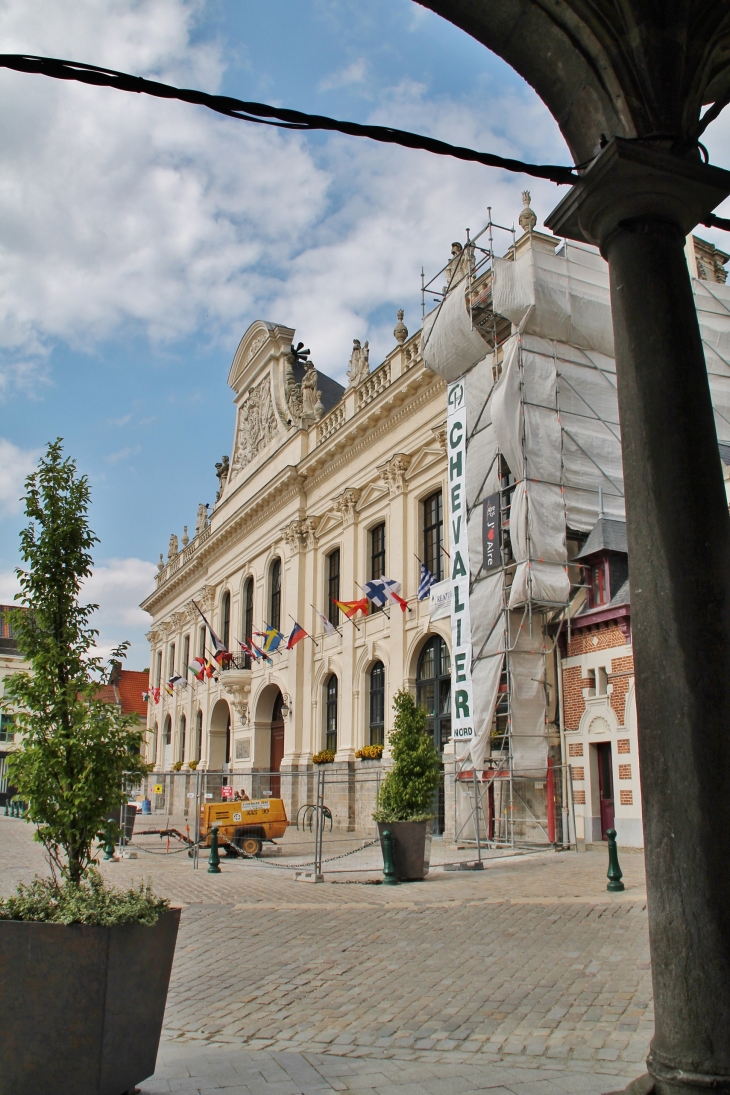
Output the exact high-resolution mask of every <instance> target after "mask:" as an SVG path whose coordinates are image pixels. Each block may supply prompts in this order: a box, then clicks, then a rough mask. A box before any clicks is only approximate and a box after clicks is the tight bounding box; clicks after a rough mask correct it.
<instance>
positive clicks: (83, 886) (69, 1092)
mask: <svg viewBox="0 0 730 1095" xmlns="http://www.w3.org/2000/svg"><path fill="white" fill-rule="evenodd" d="M88 505H89V487H88V482H87V480H86V478H85V477H77V475H76V468H75V465H74V463H73V461H71V460H65V459H64V458H63V453H62V448H61V442H60V439H59V440H58V441H56V442H54V443H52V444H51V445H49V446H48V449H47V451H46V454H45V456H44V457H43V458H42V459H41V461H40V464H39V467H38V469H37V471H36V472H35V473H34V474H32V475H30V476H29V477H28V479H27V481H26V497H25V509H26V514H27V516H28V517H29V519H30V524H29V526H28V528H26V529H25V530H24V531H23V532H22V533H21V556H22V559H23V561H24V563H26V564H27V566H28V569H27V570H18V571H17V572H16V573H17V575H18V578H19V580H20V586H21V593H19V594H18V596H17V598H16V600H19V601H20V603H21V605H22V606H23V607H22V608H20V609H16V610H14V612H13V628H14V631H15V634H16V636H17V639H18V645H19V647H20V650H21V652H22V653H23V654H24V655H25V657H26V659H27V660H28V661H29V662H30V664H31V671H30V672H28V673H17V674H15V675H14V676H12V677H9V678H7V679H6V681H5V699H4V700H3V704H4V705H5V706H7V707H8V708H10V709H12V710H13V713H14V718H15V724H16V728H17V730H18V731H19V732H20V733H21V734H22V739H21V746H20V749H19V750H18V751H17V752H15V753H14V754H13V755H12V757H11V758H10V760H9V765H8V766H9V769H10V772H9V775H10V779H11V780H12V783H13V784H14V786H15V787H17V790H18V795H19V796H20V797H21V798H22V799H23V800H25V801H26V802H27V803H28V808H27V812H26V815H25V816H26V818H27V819H28V820H29V821H30V822H32V823H33V824H34V825H35V826H36V832H35V839H36V840H37V841H39V842H40V843H41V844H42V845H43V847H44V849H45V852H46V854H47V856H48V860H49V865H50V869H51V873H50V876H49V877H47V878H38V877H37V878H36V879H35V880H34V881H33V882H32V883H30V884H29V885H26V886H24V885H20V886H19V887H18V889H17V891H16V893H15V894H12V895H11V896H9V897H6V898H4V899H0V1015H2V1020H0V1060H1V1061H2V1066H1V1067H0V1095H10V1093H11V1092H12V1093H13V1095H31V1093H33V1095H35V1093H37V1092H38V1091H52V1092H53V1093H54V1095H123V1093H125V1092H129V1091H131V1090H134V1086H135V1084H136V1083H137V1082H139V1081H140V1080H143V1079H145V1078H146V1077H148V1076H150V1075H151V1074H152V1073H153V1072H154V1070H155V1061H156V1057H157V1049H158V1044H159V1038H160V1032H161V1029H162V1017H163V1013H164V1008H165V1000H166V997H167V988H168V983H169V979H170V969H171V966H172V959H173V954H174V950H175V941H176V937H177V929H178V923H179V917H180V910H179V909H170V907H169V903H168V902H167V901H166V900H163V899H161V898H158V897H155V895H154V894H153V893H152V892H151V890H150V888H149V886H147V887H140V888H139V889H137V890H129V891H126V892H125V891H123V890H121V889H116V888H114V887H110V886H108V885H107V884H106V883H105V882H104V880H103V878H102V877H101V875H100V874H99V873H98V871H97V870H96V868H95V862H96V857H97V855H98V852H99V841H100V839H101V837H102V834H103V831H104V827H105V825H106V823H107V819H108V818H110V817H119V809H120V806H121V805H122V803H123V802H124V801H125V794H124V790H125V782H127V781H129V780H131V779H135V778H138V777H139V776H140V775H142V774H144V773H146V772H147V771H148V767H147V765H145V764H144V762H143V761H142V759H141V757H140V746H141V743H142V736H143V731H142V730H140V728H139V724H138V723H137V720H136V716H134V715H132V716H127V715H123V714H122V713H121V711H119V709H118V708H117V707H116V705H114V704H108V703H104V702H101V701H100V700H99V699H98V698H97V696H98V693H99V687H100V684H101V683H102V681H103V680H104V676H103V668H102V662H101V659H100V658H98V657H97V656H95V640H96V636H97V632H96V631H94V630H93V629H92V628H91V627H90V626H89V618H90V616H91V614H92V612H93V611H94V609H95V608H96V606H95V605H86V606H82V605H81V604H80V603H79V594H80V590H81V584H82V581H83V579H85V578H86V577H88V576H89V575H90V574H91V568H92V559H91V555H90V549H91V547H92V545H93V544H94V543H96V542H97V538H96V537H95V536H94V534H93V533H92V532H91V530H90V529H89V526H88V521H87V513H88ZM127 646H128V644H126V643H124V644H122V646H121V647H120V648H119V649H118V650H116V651H115V652H114V654H113V658H114V659H118V658H119V657H123V656H124V654H125V651H126V647H127Z"/></svg>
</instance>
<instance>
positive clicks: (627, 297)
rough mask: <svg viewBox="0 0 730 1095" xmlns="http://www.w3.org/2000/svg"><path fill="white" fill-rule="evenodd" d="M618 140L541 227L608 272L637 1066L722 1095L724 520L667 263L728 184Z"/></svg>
mask: <svg viewBox="0 0 730 1095" xmlns="http://www.w3.org/2000/svg"><path fill="white" fill-rule="evenodd" d="M612 144H613V142H612ZM624 144H625V145H626V146H628V142H620V145H619V148H618V154H616V149H615V148H614V149H613V152H612V151H611V148H610V147H609V149H608V150H606V152H607V154H608V155H607V156H606V157H605V159H604V155H602V156H601V157H600V158H599V160H598V161H596V163H595V164H594V165H593V166H592V167H591V169H590V170H589V172H587V174H586V181H585V183H579V184H578V185H577V186H576V187H575V188H574V190H573V191H571V193H570V194H569V195H568V196H567V198H566V199H565V200H564V201H563V202H561V204H560V206H558V208H557V209H556V210H555V211H554V212H553V214H551V217H550V218H549V220H550V227H551V228H553V230H555V231H556V232H557V233H558V234H561V235H568V236H569V237H570V238H580V239H583V240H587V241H588V242H592V243H598V244H599V245H600V246H601V250H602V253H603V255H604V257H605V258H606V259H607V261H608V264H609V272H610V284H611V303H612V310H613V327H614V337H615V348H616V369H617V380H618V396H619V411H620V419H621V431H622V439H623V462H624V476H625V483H626V518H627V532H628V541H629V560H630V576H631V615H632V624H633V628H634V662H635V667H636V696H637V707H638V729H639V753H640V760H641V784H642V796H643V801H644V831H645V847H646V872H647V891H648V899H649V906H648V907H649V932H650V943H651V957H652V976H653V983H654V993H655V998H656V1027H655V1034H654V1038H653V1040H652V1044H651V1050H650V1053H649V1057H648V1058H647V1067H648V1069H649V1073H650V1075H651V1077H652V1078H653V1081H654V1083H653V1088H654V1090H656V1091H657V1092H661V1093H666V1095H668V1093H669V1092H678V1091H686V1092H689V1091H700V1090H706V1089H707V1087H712V1088H713V1090H721V1091H730V881H729V880H728V863H729V862H730V795H729V794H728V785H727V783H728V773H730V521H729V520H728V509H727V501H726V498H725V492H724V488H723V480H722V472H721V468H720V459H719V456H718V450H717V437H716V433H715V426H714V420H713V412H712V404H711V399H710V390H709V383H708V379H707V371H706V366H705V361H704V355H703V351H702V344H701V340H700V332H699V326H698V322H697V315H696V311H695V307H694V301H693V296H692V287H691V282H690V278H689V273H688V270H687V263H686V259H685V255H684V236H685V235H686V233H687V232H688V231H689V230H690V229H691V228H692V227H693V226H694V224H696V223H697V221H698V220H699V219H700V218H701V217H702V216H703V214H706V213H707V212H709V210H710V209H712V208H713V207H714V205H715V204H716V203H717V201H718V200H720V198H721V197H722V196H724V194H726V193H727V192H728V190H730V174H728V173H725V172H720V171H718V170H717V169H713V168H706V167H703V166H701V165H699V164H690V165H686V163H685V162H684V161H681V160H679V161H678V160H674V158H673V157H670V156H667V155H664V154H654V153H649V154H647V155H644V152H645V150H641V149H639V152H640V154H641V155H640V157H639V160H638V162H637V159H636V157H635V150H636V146H635V145H634V146H633V150H632V149H630V148H628V147H627V149H625V150H622V148H621V147H620V146H621V145H624ZM624 152H627V154H626V155H624ZM611 157H613V160H611ZM601 161H604V167H603V169H601ZM606 164H607V166H606ZM675 164H676V165H678V166H677V167H675V166H674V165H675ZM596 169H598V170H596ZM594 172H595V174H593V173H594ZM708 173H711V175H708ZM592 174H593V179H591V178H590V176H591V175H592ZM718 176H724V178H718ZM713 186H714V187H715V192H714V193H713V192H709V193H708V191H712V188H713ZM647 1089H648V1088H647V1087H646V1086H644V1087H643V1090H647Z"/></svg>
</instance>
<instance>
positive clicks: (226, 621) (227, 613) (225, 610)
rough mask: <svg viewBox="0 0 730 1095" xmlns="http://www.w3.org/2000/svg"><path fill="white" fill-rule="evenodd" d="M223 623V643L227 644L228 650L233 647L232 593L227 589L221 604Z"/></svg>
mask: <svg viewBox="0 0 730 1095" xmlns="http://www.w3.org/2000/svg"><path fill="white" fill-rule="evenodd" d="M221 624H222V631H223V634H222V635H221V638H222V639H223V645H224V646H225V648H226V650H230V649H231V648H230V641H231V595H230V593H229V592H228V591H227V590H226V592H225V593H224V594H223V603H222V605H221Z"/></svg>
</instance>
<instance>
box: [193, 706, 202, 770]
mask: <svg viewBox="0 0 730 1095" xmlns="http://www.w3.org/2000/svg"><path fill="white" fill-rule="evenodd" d="M202 750H203V712H202V711H198V714H197V717H196V719H195V744H194V750H193V760H200V756H201V753H202Z"/></svg>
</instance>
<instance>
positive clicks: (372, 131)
mask: <svg viewBox="0 0 730 1095" xmlns="http://www.w3.org/2000/svg"><path fill="white" fill-rule="evenodd" d="M0 68H9V69H14V70H15V71H17V72H35V73H40V74H41V75H43V76H50V77H52V78H53V79H54V80H76V81H78V82H79V83H82V84H95V85H96V86H98V87H113V88H117V89H118V90H119V91H131V92H135V93H136V94H139V95H154V96H156V97H157V98H159V99H179V100H180V101H181V102H184V103H194V104H195V105H196V106H204V107H207V108H208V110H214V111H216V113H218V114H225V115H226V116H227V117H229V118H238V119H240V120H242V121H245V122H258V123H259V124H261V125H272V126H276V127H277V128H279V129H292V130H300V131H301V130H316V129H326V130H330V131H333V132H336V133H346V134H349V135H350V136H352V137H369V138H370V140H373V141H380V142H381V143H382V144H396V145H401V146H403V147H404V148H420V149H423V150H424V151H425V152H433V153H435V154H436V155H437V156H453V157H454V158H455V159H457V160H466V161H467V162H471V163H480V164H483V165H484V166H485V167H501V168H502V169H503V170H505V171H516V172H520V173H521V174H523V175H531V176H533V177H534V178H536V179H550V181H551V182H554V183H561V184H567V185H572V184H573V183H574V182H576V181H577V179H578V178H579V176H578V174H577V173H576V171H575V169H574V168H572V167H562V166H560V165H556V164H531V163H524V162H523V161H522V160H513V159H509V158H505V157H503V156H495V155H493V154H492V153H491V152H477V151H476V150H475V149H473V148H462V147H460V146H458V145H451V144H447V143H446V142H445V141H437V140H435V139H434V138H433V137H424V136H423V135H422V134H419V133H409V132H408V131H407V130H403V129H393V128H392V127H391V126H380V125H360V124H359V123H357V122H342V121H338V120H337V119H335V118H327V117H325V116H324V115H322V114H304V113H303V112H302V111H300V110H287V109H285V108H281V107H273V106H267V105H266V104H265V103H249V102H245V101H243V100H241V99H232V98H231V97H230V96H228V95H209V94H208V93H207V92H205V91H192V90H190V89H189V88H179V87H172V86H171V85H169V84H161V83H159V82H158V81H157V80H145V79H143V78H142V77H140V76H130V75H129V74H128V73H126V72H116V71H115V70H114V69H109V68H99V67H98V66H97V65H85V64H81V63H80V62H77V61H62V60H59V59H58V58H55V57H35V56H32V55H30V54H23V53H3V54H0Z"/></svg>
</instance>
